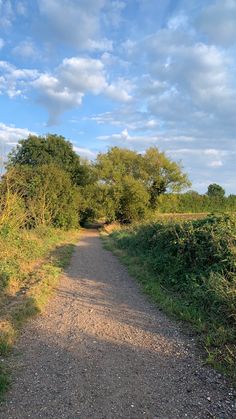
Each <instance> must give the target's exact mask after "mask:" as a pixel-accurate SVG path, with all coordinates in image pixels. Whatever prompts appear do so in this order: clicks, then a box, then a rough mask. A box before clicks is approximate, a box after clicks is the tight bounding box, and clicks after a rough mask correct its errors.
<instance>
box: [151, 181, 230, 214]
mask: <svg viewBox="0 0 236 419" xmlns="http://www.w3.org/2000/svg"><path fill="white" fill-rule="evenodd" d="M211 186H212V185H209V187H208V190H209V188H210V187H211ZM216 186H219V188H221V186H220V185H216ZM221 189H223V188H221ZM210 190H211V189H210ZM235 211H236V195H229V196H228V197H225V196H224V195H223V194H214V193H213V194H211V193H210V194H209V193H206V194H203V195H201V194H199V193H197V192H195V191H188V192H186V193H182V194H164V195H160V196H159V197H158V200H157V208H156V212H157V213H158V214H159V213H213V212H235Z"/></svg>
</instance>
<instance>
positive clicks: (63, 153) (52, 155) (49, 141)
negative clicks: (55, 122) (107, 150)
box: [8, 134, 90, 185]
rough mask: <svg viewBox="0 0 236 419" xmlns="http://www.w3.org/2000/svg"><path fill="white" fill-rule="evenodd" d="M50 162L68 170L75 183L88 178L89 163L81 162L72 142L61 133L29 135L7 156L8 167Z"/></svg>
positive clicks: (82, 183) (84, 182)
mask: <svg viewBox="0 0 236 419" xmlns="http://www.w3.org/2000/svg"><path fill="white" fill-rule="evenodd" d="M51 164H54V165H55V166H58V167H60V168H61V169H63V170H64V171H66V172H68V173H69V174H70V176H71V179H72V181H73V183H75V184H76V185H84V184H86V183H87V182H88V181H89V180H90V171H89V165H88V164H87V163H82V162H81V160H80V157H79V156H78V155H77V154H76V152H75V151H74V150H73V146H72V144H71V143H70V142H69V141H66V140H65V138H64V137H62V136H61V135H56V134H48V135H46V136H36V135H29V137H28V138H26V139H23V140H21V141H19V144H18V145H17V146H16V147H15V148H14V149H13V151H12V152H11V153H10V154H9V158H8V168H9V167H15V166H19V165H23V166H32V167H35V166H41V165H51Z"/></svg>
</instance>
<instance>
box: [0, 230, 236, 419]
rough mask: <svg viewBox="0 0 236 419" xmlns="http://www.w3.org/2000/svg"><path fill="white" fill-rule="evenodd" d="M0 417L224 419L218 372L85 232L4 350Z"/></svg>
mask: <svg viewBox="0 0 236 419" xmlns="http://www.w3.org/2000/svg"><path fill="white" fill-rule="evenodd" d="M11 363H12V367H13V368H14V371H15V375H14V376H13V386H12V388H11V390H10V391H9V393H8V395H7V401H6V402H5V403H4V404H3V406H2V407H1V408H0V417H1V418H2V419H3V418H4V419H13V418H14V419H16V418H17V419H26V418H32V419H38V418H53V419H54V418H55V419H62V418H67V419H75V418H81V419H86V418H90V419H102V418H104V419H105V418H106V419H108V418H109V419H112V418H124V419H127V418H134V419H139V418H146V419H147V418H148V419H154V418H156V419H157V418H162V419H165V418H181V419H183V418H185V417H188V418H202V419H206V418H208V417H209V418H222V419H223V418H233V417H234V413H233V407H232V403H233V402H232V397H231V394H230V388H227V387H226V386H225V384H224V382H223V380H222V378H221V377H220V376H219V375H218V374H216V373H215V372H213V371H212V370H210V369H208V368H206V367H203V366H202V364H201V361H200V360H199V359H198V355H197V353H196V350H195V344H194V341H193V339H192V338H190V337H187V336H184V334H182V333H181V331H180V328H179V326H178V325H176V323H175V322H173V321H172V320H169V319H168V318H167V317H166V316H165V315H164V314H162V313H161V312H159V311H158V310H157V309H156V308H155V307H154V306H153V305H152V304H151V303H150V301H149V300H148V299H147V297H146V296H144V295H142V293H141V291H140V290H139V288H138V286H137V284H136V282H135V281H134V280H133V279H132V278H130V276H129V275H128V273H127V272H126V270H125V268H124V267H122V266H121V264H120V263H119V261H118V260H117V259H116V258H115V257H114V256H113V255H112V254H111V253H110V252H108V251H106V250H104V249H103V248H102V243H101V241H100V239H99V237H98V233H97V232H96V231H88V232H86V233H85V234H84V235H83V237H82V238H81V241H80V242H79V244H78V247H77V249H76V251H75V253H74V255H73V258H72V262H71V266H70V268H69V269H68V270H67V272H66V274H65V275H64V276H63V278H62V280H61V283H60V285H59V287H58V290H57V293H56V295H55V296H54V298H53V299H52V300H51V301H50V303H49V304H48V308H47V310H46V311H45V313H44V314H43V315H41V316H38V317H37V318H35V319H34V320H33V321H30V322H29V323H28V324H27V326H26V327H25V329H24V331H23V333H22V337H21V338H20V339H19V341H18V343H17V347H16V349H15V351H14V355H13V357H12V358H11Z"/></svg>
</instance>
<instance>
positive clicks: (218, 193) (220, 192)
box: [207, 183, 225, 198]
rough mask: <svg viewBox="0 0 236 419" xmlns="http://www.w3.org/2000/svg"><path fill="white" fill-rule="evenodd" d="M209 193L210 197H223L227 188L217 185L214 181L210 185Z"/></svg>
mask: <svg viewBox="0 0 236 419" xmlns="http://www.w3.org/2000/svg"><path fill="white" fill-rule="evenodd" d="M207 195H208V196H209V197H210V198H223V197H224V196H225V190H224V189H223V188H222V186H220V185H217V183H212V184H211V185H209V186H208V190H207Z"/></svg>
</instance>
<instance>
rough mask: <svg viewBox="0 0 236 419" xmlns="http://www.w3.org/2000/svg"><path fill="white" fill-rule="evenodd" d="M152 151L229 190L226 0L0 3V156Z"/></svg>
mask: <svg viewBox="0 0 236 419" xmlns="http://www.w3.org/2000/svg"><path fill="white" fill-rule="evenodd" d="M29 133H34V134H37V135H44V134H46V133H56V134H60V135H63V136H64V137H65V138H67V139H69V140H70V141H71V142H72V143H73V145H74V149H75V150H76V152H77V153H78V154H80V155H81V156H82V157H87V158H89V159H94V158H95V156H96V154H97V153H98V152H105V151H106V150H107V149H108V148H109V147H112V146H119V147H127V148H131V149H134V150H137V151H138V152H140V153H142V152H144V151H145V149H147V148H148V147H150V146H156V147H158V149H159V150H161V151H164V152H165V153H166V154H167V155H168V156H169V157H170V158H171V159H173V160H175V161H178V162H181V164H182V166H183V169H184V171H185V172H187V173H188V175H189V178H190V180H191V182H192V187H191V189H194V190H196V191H198V192H200V193H205V192H206V190H207V186H208V185H209V184H210V183H218V184H220V185H221V186H223V187H224V188H225V190H226V193H227V194H231V193H234V194H235V193H236V181H235V180H236V164H235V158H236V0H224V1H222V0H198V1H195V0H126V1H122V0H34V1H30V0H28V1H27V0H22V1H17V0H0V152H1V159H3V158H4V156H6V155H7V153H8V152H9V151H10V149H11V148H12V147H14V146H15V145H16V144H17V142H18V141H19V139H22V138H27V136H28V135H29Z"/></svg>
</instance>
